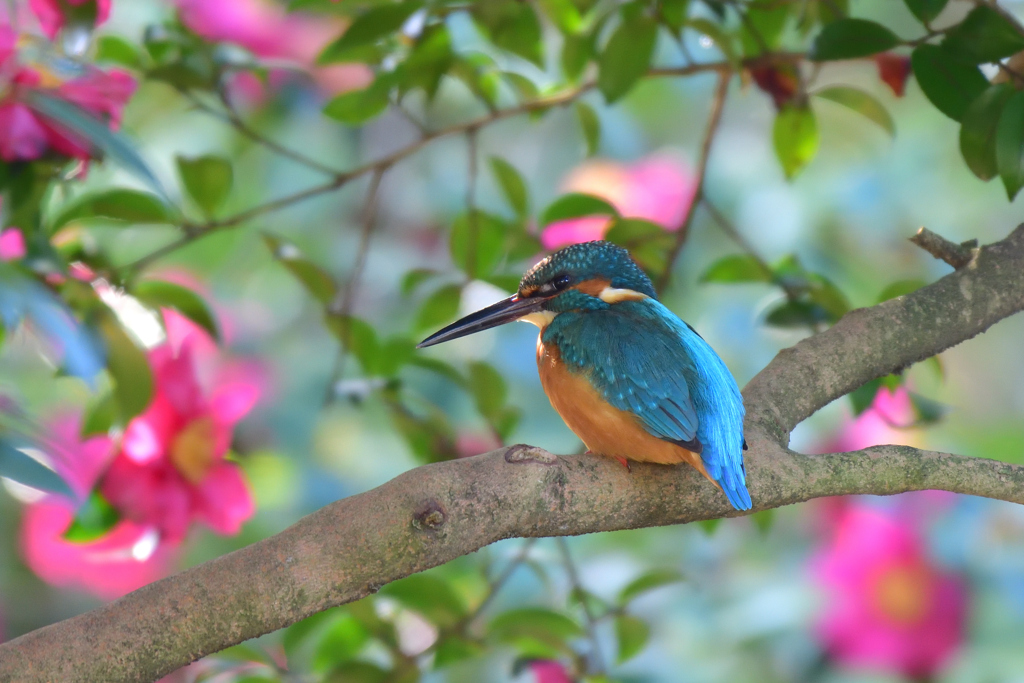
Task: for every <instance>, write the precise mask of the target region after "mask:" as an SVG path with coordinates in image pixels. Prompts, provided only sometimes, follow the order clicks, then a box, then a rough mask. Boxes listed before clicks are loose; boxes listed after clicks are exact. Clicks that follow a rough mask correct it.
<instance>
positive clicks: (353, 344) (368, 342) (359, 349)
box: [324, 314, 381, 375]
mask: <svg viewBox="0 0 1024 683" xmlns="http://www.w3.org/2000/svg"><path fill="white" fill-rule="evenodd" d="M324 322H325V324H326V325H327V328H328V329H329V330H330V331H331V333H332V334H333V335H334V336H335V338H336V339H337V340H338V341H339V342H340V343H342V344H345V345H346V346H347V348H348V349H349V351H351V352H352V355H353V356H355V357H356V359H357V360H358V361H359V364H360V365H361V366H363V371H364V372H366V373H367V374H371V375H372V374H374V372H375V370H376V368H377V367H378V365H379V361H380V354H381V346H380V342H379V341H378V340H377V332H376V331H375V330H374V329H373V327H372V326H371V325H370V324H369V323H368V322H366V321H365V320H362V319H360V318H357V317H355V316H354V315H348V316H345V315H340V314H329V315H327V317H326V318H325V319H324Z"/></svg>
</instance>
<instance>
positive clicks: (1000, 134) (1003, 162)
mask: <svg viewBox="0 0 1024 683" xmlns="http://www.w3.org/2000/svg"><path fill="white" fill-rule="evenodd" d="M996 166H997V167H998V168H999V177H1000V178H1002V180H1003V186H1004V187H1005V188H1006V196H1007V197H1009V198H1010V201H1013V198H1014V197H1016V196H1017V192H1019V191H1020V188H1021V187H1022V186H1024V91H1019V90H1018V91H1015V92H1014V93H1013V94H1012V95H1010V97H1009V98H1008V99H1007V100H1006V105H1005V106H1004V107H1003V113H1002V114H1000V116H999V123H998V125H997V126H996Z"/></svg>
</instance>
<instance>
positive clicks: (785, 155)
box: [772, 105, 818, 179]
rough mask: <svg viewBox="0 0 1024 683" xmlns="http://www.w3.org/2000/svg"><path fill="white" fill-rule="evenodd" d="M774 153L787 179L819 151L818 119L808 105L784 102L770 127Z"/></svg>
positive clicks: (793, 175)
mask: <svg viewBox="0 0 1024 683" xmlns="http://www.w3.org/2000/svg"><path fill="white" fill-rule="evenodd" d="M772 141H773V142H774V145H775V155H776V156H777V157H778V158H779V163H781V164H782V170H783V172H784V173H785V174H786V178H787V179H792V178H794V177H795V176H796V174H798V173H799V172H800V171H801V170H803V168H804V166H806V165H807V164H808V163H810V161H811V159H813V158H814V155H815V154H817V153H818V122H817V121H816V119H815V118H814V112H813V111H811V109H810V108H809V107H799V106H795V105H787V106H785V107H783V109H782V111H780V112H779V113H778V115H777V116H776V117H775V126H774V128H773V129H772Z"/></svg>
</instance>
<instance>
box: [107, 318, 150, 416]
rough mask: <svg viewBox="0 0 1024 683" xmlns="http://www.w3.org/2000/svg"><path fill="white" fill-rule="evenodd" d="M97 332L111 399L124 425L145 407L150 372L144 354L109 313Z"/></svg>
mask: <svg viewBox="0 0 1024 683" xmlns="http://www.w3.org/2000/svg"><path fill="white" fill-rule="evenodd" d="M98 327H99V331H100V334H101V335H102V336H103V340H104V341H105V342H106V345H107V369H108V370H109V371H110V376H111V377H112V378H113V380H114V397H115V399H117V405H118V407H119V408H120V409H121V421H122V424H127V423H128V422H129V421H130V420H131V419H132V418H133V417H135V416H136V415H138V414H139V413H141V412H142V411H143V410H145V409H146V407H147V406H148V405H149V400H150V399H151V398H152V396H153V373H152V371H151V370H150V368H149V360H148V359H147V358H146V353H145V352H144V351H143V350H142V349H140V348H139V347H138V346H136V345H135V342H133V341H132V340H131V339H130V338H129V337H128V335H127V334H125V331H124V330H123V329H121V326H120V325H119V324H118V323H117V320H116V318H115V317H114V315H113V314H112V313H110V314H106V315H103V316H101V318H100V320H99V325H98Z"/></svg>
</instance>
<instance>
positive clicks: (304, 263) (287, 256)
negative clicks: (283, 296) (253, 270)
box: [263, 233, 337, 305]
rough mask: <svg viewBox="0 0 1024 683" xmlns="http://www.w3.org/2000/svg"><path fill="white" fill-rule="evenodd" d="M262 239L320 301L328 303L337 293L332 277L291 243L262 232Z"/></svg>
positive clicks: (275, 256)
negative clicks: (304, 256)
mask: <svg viewBox="0 0 1024 683" xmlns="http://www.w3.org/2000/svg"><path fill="white" fill-rule="evenodd" d="M263 241H264V242H265V243H266V245H267V247H268V248H269V249H270V252H271V253H272V254H273V255H274V258H276V259H277V260H278V261H280V262H281V264H282V265H284V267H285V268H287V269H288V270H289V271H290V272H291V274H292V275H294V276H295V277H296V279H298V281H299V282H301V283H302V286H303V287H305V288H306V291H308V292H309V293H310V294H312V295H313V296H314V297H315V298H316V299H317V300H318V301H319V302H320V303H322V304H324V305H329V304H331V303H332V302H333V301H334V298H335V296H336V295H337V286H336V285H335V283H334V278H332V277H331V276H330V275H328V274H327V272H326V271H324V269H323V268H321V267H320V266H318V265H316V264H315V263H313V262H312V261H310V260H309V259H306V258H303V257H302V254H301V252H300V251H299V250H298V247H296V246H295V245H293V244H289V243H287V242H284V241H282V240H280V239H278V238H277V237H274V236H273V235H270V234H267V233H264V234H263Z"/></svg>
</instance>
